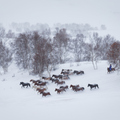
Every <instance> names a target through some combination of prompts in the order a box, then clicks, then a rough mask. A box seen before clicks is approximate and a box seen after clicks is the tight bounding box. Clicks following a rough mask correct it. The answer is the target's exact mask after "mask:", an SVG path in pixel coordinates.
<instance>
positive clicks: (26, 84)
mask: <svg viewBox="0 0 120 120" xmlns="http://www.w3.org/2000/svg"><path fill="white" fill-rule="evenodd" d="M20 85H22V87H25V86H26V87H30V83H24V82H20Z"/></svg>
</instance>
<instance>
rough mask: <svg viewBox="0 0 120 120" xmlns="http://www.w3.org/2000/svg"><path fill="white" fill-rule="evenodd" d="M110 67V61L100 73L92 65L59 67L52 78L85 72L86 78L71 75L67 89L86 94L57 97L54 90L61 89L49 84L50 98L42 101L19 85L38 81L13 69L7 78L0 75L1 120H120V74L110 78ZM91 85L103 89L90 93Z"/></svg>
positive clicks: (102, 62)
mask: <svg viewBox="0 0 120 120" xmlns="http://www.w3.org/2000/svg"><path fill="white" fill-rule="evenodd" d="M108 66H109V65H108V63H107V61H100V62H99V63H98V70H94V69H93V66H92V64H91V62H81V63H80V64H79V66H77V64H76V63H72V65H71V64H70V63H67V64H62V65H59V69H57V70H56V71H53V72H52V74H60V72H61V69H62V68H63V69H72V70H83V71H84V72H85V74H84V75H71V76H70V80H66V81H65V82H66V84H65V85H68V86H70V85H71V84H74V85H76V84H79V85H80V86H81V87H84V88H85V90H84V91H80V92H74V91H72V90H71V88H70V87H69V89H68V90H67V91H66V92H63V93H61V94H57V93H56V92H55V91H54V90H55V88H59V86H57V85H56V84H54V83H52V82H49V84H48V85H47V87H48V90H47V91H49V92H50V93H51V96H47V97H42V96H41V95H40V94H37V92H36V91H35V90H33V89H32V88H21V86H20V85H19V83H20V82H21V81H24V82H29V81H30V79H35V80H37V79H39V78H38V77H37V76H31V75H29V74H28V73H27V72H26V71H22V70H18V69H17V68H16V67H15V65H11V66H10V68H9V71H8V73H7V74H3V75H0V120H120V73H119V74H118V73H117V71H116V72H114V73H111V74H107V70H106V68H107V67H108ZM13 75H15V76H14V77H13ZM46 75H47V74H46ZM88 83H91V84H95V83H96V84H98V85H99V87H100V88H99V89H92V90H90V88H88V87H87V85H88Z"/></svg>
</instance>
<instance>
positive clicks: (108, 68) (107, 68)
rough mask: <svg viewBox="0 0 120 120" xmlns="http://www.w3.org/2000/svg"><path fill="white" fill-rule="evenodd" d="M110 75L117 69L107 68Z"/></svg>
mask: <svg viewBox="0 0 120 120" xmlns="http://www.w3.org/2000/svg"><path fill="white" fill-rule="evenodd" d="M107 71H108V73H110V72H112V71H115V68H111V70H110V69H109V68H107Z"/></svg>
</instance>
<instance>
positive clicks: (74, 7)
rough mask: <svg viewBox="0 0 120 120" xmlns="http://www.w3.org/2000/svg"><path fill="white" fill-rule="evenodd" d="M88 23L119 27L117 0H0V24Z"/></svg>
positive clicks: (119, 1) (97, 25)
mask: <svg viewBox="0 0 120 120" xmlns="http://www.w3.org/2000/svg"><path fill="white" fill-rule="evenodd" d="M11 22H17V23H21V22H29V23H31V24H33V23H47V24H49V25H53V24H54V23H78V24H80V23H83V24H84V23H88V24H90V25H91V26H93V27H94V26H96V27H99V26H100V25H101V24H105V25H106V26H107V28H108V27H110V28H114V29H118V28H119V27H120V0H0V23H3V24H8V23H11Z"/></svg>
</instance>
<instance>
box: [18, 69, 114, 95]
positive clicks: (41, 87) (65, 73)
mask: <svg viewBox="0 0 120 120" xmlns="http://www.w3.org/2000/svg"><path fill="white" fill-rule="evenodd" d="M114 71H115V68H112V69H111V70H110V69H109V68H107V73H111V72H114ZM73 74H75V75H83V74H84V71H77V70H74V71H73V72H72V70H71V69H62V71H61V74H60V75H54V74H53V75H52V77H42V80H33V79H31V80H30V82H31V83H32V88H33V89H35V90H36V91H37V93H39V94H42V96H48V95H51V93H50V92H47V89H48V87H47V84H48V82H46V80H48V81H51V82H52V83H55V84H57V85H60V86H59V88H55V90H54V91H55V92H57V93H58V94H60V93H62V92H66V90H67V89H69V88H71V89H72V90H73V91H75V92H78V91H84V90H85V88H84V87H80V85H79V84H78V85H72V84H71V85H70V86H68V85H65V83H66V82H65V81H64V80H68V79H70V77H69V75H73ZM43 80H44V81H43ZM20 85H21V87H26V88H28V87H31V84H30V83H24V82H20ZM87 87H90V89H93V88H95V89H96V88H99V86H98V84H88V86H87Z"/></svg>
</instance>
